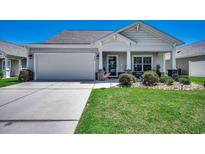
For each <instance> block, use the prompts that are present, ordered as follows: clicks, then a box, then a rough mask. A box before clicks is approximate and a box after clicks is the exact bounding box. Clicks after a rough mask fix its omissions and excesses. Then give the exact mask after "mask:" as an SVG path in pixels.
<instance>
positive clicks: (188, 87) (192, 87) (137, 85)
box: [132, 82, 204, 90]
mask: <svg viewBox="0 0 205 154" xmlns="http://www.w3.org/2000/svg"><path fill="white" fill-rule="evenodd" d="M132 88H150V89H164V90H199V89H204V87H203V86H202V85H199V84H195V83H191V84H190V85H182V84H180V83H179V82H174V83H173V84H172V85H170V86H168V85H166V84H165V83H158V84H157V85H155V86H146V85H144V84H143V83H142V82H136V83H134V84H133V85H132Z"/></svg>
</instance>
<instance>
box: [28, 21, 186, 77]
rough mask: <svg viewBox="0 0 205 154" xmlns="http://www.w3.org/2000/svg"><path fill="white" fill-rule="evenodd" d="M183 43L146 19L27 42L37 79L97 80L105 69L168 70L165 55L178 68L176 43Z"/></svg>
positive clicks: (117, 71) (113, 73)
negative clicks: (120, 25)
mask: <svg viewBox="0 0 205 154" xmlns="http://www.w3.org/2000/svg"><path fill="white" fill-rule="evenodd" d="M182 44H183V42H182V41H180V40H178V39H176V38H175V37H173V36H170V35H168V34H166V33H164V32H162V31H160V30H158V29H156V28H154V27H152V26H150V25H148V24H145V23H144V22H135V23H133V24H130V25H128V26H126V27H123V28H121V29H119V30H117V31H103V30H100V31H96V30H93V31H92V30H91V31H87V30H85V31H84V30H80V31H76V30H65V31H63V32H62V33H60V34H57V35H56V36H54V37H52V38H50V39H48V40H47V41H45V42H43V43H40V44H30V45H26V48H27V50H28V64H29V65H28V67H29V69H30V70H32V71H33V72H34V78H35V80H95V79H96V77H97V76H98V74H100V72H102V71H106V72H110V76H111V77H118V75H119V74H120V73H123V72H126V71H129V72H133V73H135V72H144V71H146V70H156V67H157V65H159V66H160V71H161V72H162V73H166V70H165V69H166V66H165V65H166V63H165V54H166V53H171V69H176V59H175V54H176V52H175V51H176V46H179V45H182Z"/></svg>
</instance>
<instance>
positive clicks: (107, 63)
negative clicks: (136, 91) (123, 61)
mask: <svg viewBox="0 0 205 154" xmlns="http://www.w3.org/2000/svg"><path fill="white" fill-rule="evenodd" d="M111 56H113V57H116V76H111V77H118V55H112V54H111V55H107V72H108V71H109V57H111Z"/></svg>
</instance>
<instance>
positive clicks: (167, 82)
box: [165, 78, 174, 86]
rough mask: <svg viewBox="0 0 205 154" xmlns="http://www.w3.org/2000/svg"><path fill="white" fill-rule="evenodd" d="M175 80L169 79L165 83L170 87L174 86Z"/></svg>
mask: <svg viewBox="0 0 205 154" xmlns="http://www.w3.org/2000/svg"><path fill="white" fill-rule="evenodd" d="M173 82H174V80H173V79H172V78H169V79H167V80H166V81H165V84H166V85H168V86H171V85H172V84H173Z"/></svg>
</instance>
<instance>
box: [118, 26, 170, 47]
mask: <svg viewBox="0 0 205 154" xmlns="http://www.w3.org/2000/svg"><path fill="white" fill-rule="evenodd" d="M121 34H122V35H124V36H125V37H127V38H129V39H131V40H133V41H135V42H137V47H138V48H140V49H141V48H144V49H146V50H148V49H151V50H153V51H157V50H160V51H161V50H164V49H166V51H167V50H170V51H171V50H172V46H171V44H169V43H168V42H167V41H166V40H163V39H161V38H160V37H158V36H157V35H154V34H153V33H152V32H149V31H147V30H144V29H140V30H139V31H137V29H136V28H132V29H129V30H126V31H124V32H122V33H121ZM142 51H144V50H142Z"/></svg>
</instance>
